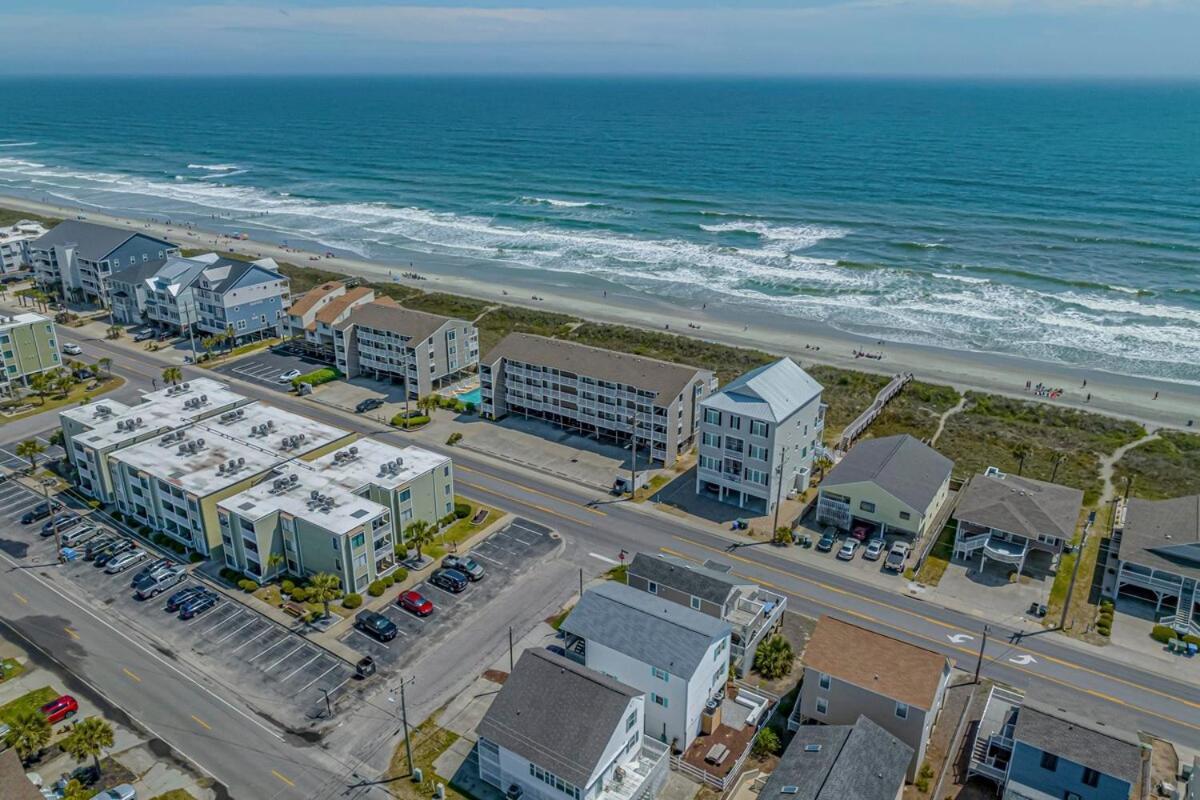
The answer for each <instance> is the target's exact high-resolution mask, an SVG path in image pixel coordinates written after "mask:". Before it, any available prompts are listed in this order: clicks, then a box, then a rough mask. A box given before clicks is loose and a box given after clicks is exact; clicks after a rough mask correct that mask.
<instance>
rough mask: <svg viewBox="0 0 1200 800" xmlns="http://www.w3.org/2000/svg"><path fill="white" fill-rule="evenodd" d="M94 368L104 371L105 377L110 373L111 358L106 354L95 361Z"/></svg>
mask: <svg viewBox="0 0 1200 800" xmlns="http://www.w3.org/2000/svg"><path fill="white" fill-rule="evenodd" d="M96 368H97V369H99V370H100V371H101V372H103V373H104V375H105V377H108V376H111V375H112V359H111V358H109V357H108V356H105V357H104V358H102V359H100V360H99V361H97V362H96Z"/></svg>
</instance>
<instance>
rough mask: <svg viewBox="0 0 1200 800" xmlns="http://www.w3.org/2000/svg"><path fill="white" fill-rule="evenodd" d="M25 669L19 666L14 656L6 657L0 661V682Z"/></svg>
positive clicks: (8, 679)
mask: <svg viewBox="0 0 1200 800" xmlns="http://www.w3.org/2000/svg"><path fill="white" fill-rule="evenodd" d="M24 671H25V668H24V667H23V666H21V662H20V661H17V660H16V659H15V658H6V659H4V660H3V661H0V683H3V682H4V681H10V680H12V679H13V678H15V677H17V676H18V675H20V674H21V673H22V672H24Z"/></svg>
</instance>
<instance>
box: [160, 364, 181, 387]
mask: <svg viewBox="0 0 1200 800" xmlns="http://www.w3.org/2000/svg"><path fill="white" fill-rule="evenodd" d="M162 379H163V383H178V382H179V381H181V380H183V370H181V369H180V368H179V367H164V368H163V371H162Z"/></svg>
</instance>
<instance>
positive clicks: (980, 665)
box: [975, 625, 988, 683]
mask: <svg viewBox="0 0 1200 800" xmlns="http://www.w3.org/2000/svg"><path fill="white" fill-rule="evenodd" d="M987 637H988V626H987V625H984V626H983V641H981V642H980V643H979V660H978V661H976V662H975V683H979V670H980V669H982V668H983V650H984V648H986V647H987Z"/></svg>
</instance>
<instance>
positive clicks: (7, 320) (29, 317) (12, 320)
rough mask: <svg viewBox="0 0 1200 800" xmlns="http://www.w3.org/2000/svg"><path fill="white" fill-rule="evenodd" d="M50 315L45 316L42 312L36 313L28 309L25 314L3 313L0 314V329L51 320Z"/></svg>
mask: <svg viewBox="0 0 1200 800" xmlns="http://www.w3.org/2000/svg"><path fill="white" fill-rule="evenodd" d="M50 321H51V320H50V318H49V317H43V316H42V315H41V314H34V313H33V312H32V311H26V312H25V313H23V314H3V315H0V330H7V329H9V328H16V327H19V326H21V325H32V324H36V323H38V322H50Z"/></svg>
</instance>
